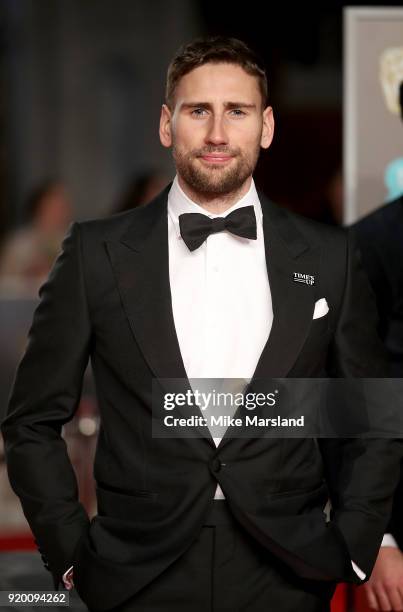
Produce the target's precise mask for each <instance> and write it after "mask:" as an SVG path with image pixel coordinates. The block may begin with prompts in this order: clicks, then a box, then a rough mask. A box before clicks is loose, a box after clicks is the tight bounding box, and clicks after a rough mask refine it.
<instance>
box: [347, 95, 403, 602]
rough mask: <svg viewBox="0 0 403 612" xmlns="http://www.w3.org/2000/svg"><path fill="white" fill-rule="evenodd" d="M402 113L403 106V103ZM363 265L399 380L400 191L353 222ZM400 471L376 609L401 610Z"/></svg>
mask: <svg viewBox="0 0 403 612" xmlns="http://www.w3.org/2000/svg"><path fill="white" fill-rule="evenodd" d="M401 110H402V116H403V107H402V105H401ZM353 231H354V232H355V234H356V239H357V244H358V246H359V248H360V251H361V254H362V261H363V264H364V268H365V270H366V272H367V274H368V278H369V281H370V283H371V286H372V289H373V291H374V294H375V298H376V303H377V308H378V313H379V323H378V331H379V336H380V338H381V340H382V341H383V342H384V344H385V347H386V351H387V357H388V376H390V377H392V378H402V379H403V266H402V256H403V196H400V197H398V198H396V199H395V200H393V201H391V202H388V203H387V204H384V205H383V206H381V207H380V208H377V209H376V210H375V211H373V212H372V213H370V214H369V215H366V216H365V217H364V218H363V219H360V220H359V221H358V222H357V223H355V224H354V225H353ZM402 551H403V470H402V466H401V475H400V480H399V484H398V487H397V489H396V491H395V495H394V500H393V507H392V514H391V518H390V521H389V524H388V527H387V533H386V534H385V536H384V538H383V542H382V547H381V549H380V550H379V554H378V558H377V560H376V563H375V567H374V571H373V573H372V575H371V578H370V580H369V581H368V582H367V583H366V584H365V591H366V594H367V599H368V602H369V604H370V605H371V607H372V608H373V609H375V610H403V552H402Z"/></svg>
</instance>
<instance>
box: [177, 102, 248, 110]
mask: <svg viewBox="0 0 403 612" xmlns="http://www.w3.org/2000/svg"><path fill="white" fill-rule="evenodd" d="M199 107H202V108H208V109H210V110H211V109H212V108H213V105H212V104H210V102H184V103H183V104H182V105H181V109H183V110H187V109H189V108H199ZM224 108H227V109H233V108H251V109H252V108H256V104H249V103H248V102H224Z"/></svg>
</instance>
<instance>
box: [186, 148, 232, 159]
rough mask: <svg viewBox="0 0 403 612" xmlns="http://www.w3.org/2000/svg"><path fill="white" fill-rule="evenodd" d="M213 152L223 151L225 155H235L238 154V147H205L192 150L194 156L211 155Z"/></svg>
mask: <svg viewBox="0 0 403 612" xmlns="http://www.w3.org/2000/svg"><path fill="white" fill-rule="evenodd" d="M213 153H221V154H224V155H231V156H232V157H235V156H236V155H238V153H239V150H238V149H229V148H228V147H211V146H210V147H203V149H195V150H194V151H192V155H193V156H194V157H202V156H203V155H211V154H213Z"/></svg>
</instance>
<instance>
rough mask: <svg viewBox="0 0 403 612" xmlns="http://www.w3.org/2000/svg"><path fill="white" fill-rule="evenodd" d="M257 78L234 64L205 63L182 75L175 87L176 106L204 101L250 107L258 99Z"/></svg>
mask: <svg viewBox="0 0 403 612" xmlns="http://www.w3.org/2000/svg"><path fill="white" fill-rule="evenodd" d="M259 95H260V91H259V85H258V81H257V78H256V77H255V76H253V75H250V74H248V73H247V72H245V70H244V69H243V68H242V67H241V66H238V65H235V64H212V63H208V64H204V65H203V66H198V67H197V68H194V69H193V70H191V71H190V72H188V73H187V74H186V75H184V76H183V77H182V78H181V79H180V81H179V83H178V86H177V91H176V97H177V102H179V103H183V102H186V103H190V102H192V101H205V102H210V103H211V104H213V103H220V104H222V103H223V102H225V101H230V102H234V101H235V102H238V101H240V100H243V101H244V102H245V103H249V104H252V103H254V102H256V97H259Z"/></svg>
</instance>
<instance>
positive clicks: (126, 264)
mask: <svg viewBox="0 0 403 612" xmlns="http://www.w3.org/2000/svg"><path fill="white" fill-rule="evenodd" d="M169 187H170V185H169V186H168V187H167V188H166V189H165V190H164V191H163V192H162V193H161V194H160V195H159V196H158V197H157V198H156V199H155V200H153V202H151V203H150V204H148V205H147V206H145V207H144V208H142V209H141V210H140V209H139V210H138V211H136V212H137V214H136V216H135V217H134V221H133V223H132V225H130V227H129V228H128V230H127V231H126V232H125V233H124V235H123V236H122V238H121V240H120V241H108V242H107V243H106V246H107V250H108V253H109V257H110V260H111V263H112V266H113V270H114V273H115V278H116V283H117V285H118V288H119V293H120V296H121V299H122V303H123V307H124V310H125V313H126V316H127V318H128V320H129V323H130V327H131V329H132V332H133V335H134V337H135V340H136V342H137V344H138V346H139V347H140V350H141V351H142V353H143V355H144V358H145V359H146V361H147V363H148V365H149V367H150V369H151V371H152V372H153V374H154V376H155V377H156V378H158V379H164V378H165V379H168V378H175V379H182V380H183V385H182V384H179V385H175V389H176V390H177V391H179V390H180V391H181V392H186V390H188V389H191V387H190V385H189V381H188V378H187V375H186V370H185V367H184V364H183V360H182V355H181V352H180V348H179V342H178V338H177V335H176V331H175V323H174V317H173V311H172V302H171V289H170V284H169V259H168V256H169V252H168V225H167V224H168V221H167V195H168V191H169ZM178 410H179V411H180V412H181V415H182V416H184V417H189V416H191V415H195V416H200V415H201V412H200V410H199V409H198V407H197V406H184V407H182V408H181V407H179V406H178ZM197 429H198V432H199V434H201V435H202V437H204V438H207V439H208V440H209V442H210V443H211V444H212V445H213V446H215V445H214V441H213V439H212V437H211V434H210V432H209V430H208V428H207V427H198V428H197Z"/></svg>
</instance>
